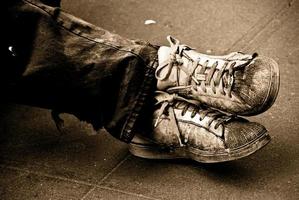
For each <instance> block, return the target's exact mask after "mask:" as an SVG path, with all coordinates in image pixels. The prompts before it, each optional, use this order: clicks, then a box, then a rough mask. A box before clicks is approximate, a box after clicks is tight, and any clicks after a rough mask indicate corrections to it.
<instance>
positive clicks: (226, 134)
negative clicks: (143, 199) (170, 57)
mask: <svg viewBox="0 0 299 200" xmlns="http://www.w3.org/2000/svg"><path fill="white" fill-rule="evenodd" d="M156 99H157V102H158V103H157V105H156V106H157V109H156V110H155V111H154V114H153V121H152V130H151V129H146V128H143V132H140V133H138V134H136V135H135V137H134V138H133V140H132V142H131V143H130V146H129V149H130V152H131V153H132V154H133V155H135V156H138V157H143V158H150V159H176V158H187V159H192V160H196V161H198V162H204V163H214V162H224V161H230V160H235V159H239V158H242V157H245V156H248V155H250V154H252V153H254V152H255V151H257V150H259V149H260V148H262V147H263V146H265V145H266V144H267V143H268V142H269V141H270V136H269V135H268V134H267V130H266V129H265V128H264V127H263V126H262V125H260V124H258V123H255V122H249V121H247V120H245V119H243V118H237V117H233V116H229V115H226V114H224V113H221V112H218V111H216V110H212V109H209V108H201V106H200V105H196V102H195V101H192V100H186V99H183V98H182V97H179V96H177V95H176V94H172V95H170V94H167V93H163V92H161V93H160V94H158V95H157V96H156ZM145 130H146V131H145Z"/></svg>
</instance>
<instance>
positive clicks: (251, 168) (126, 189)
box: [0, 0, 299, 200]
mask: <svg viewBox="0 0 299 200" xmlns="http://www.w3.org/2000/svg"><path fill="white" fill-rule="evenodd" d="M62 8H63V9H64V10H66V11H68V12H70V13H72V14H73V15H76V16H78V17H81V18H83V19H85V20H87V21H89V22H91V23H94V24H96V25H98V26H101V27H103V28H106V29H108V30H110V31H112V32H115V33H118V34H120V35H122V36H125V37H129V38H140V39H144V40H148V41H150V42H152V43H156V44H165V45H166V44H167V42H166V36H167V35H169V34H171V35H173V36H175V37H177V38H178V39H179V40H181V41H182V42H183V43H185V44H189V45H190V46H192V47H195V48H196V49H197V50H198V51H201V52H209V53H212V54H224V53H228V52H230V51H240V50H241V51H245V52H250V53H252V52H255V51H256V52H259V53H260V54H262V55H266V56H270V57H272V58H274V59H275V60H276V61H277V62H278V64H279V65H280V69H281V88H280V93H279V96H278V99H277V101H276V103H275V105H274V106H273V107H272V108H271V109H270V110H268V111H267V112H266V113H264V114H261V115H259V116H257V117H252V118H250V120H254V121H258V122H260V123H262V124H263V125H265V126H266V127H267V129H268V130H269V133H270V135H271V136H272V142H271V143H270V144H269V145H268V146H266V147H265V148H264V149H262V150H261V151H259V152H257V153H256V154H254V155H252V156H250V157H248V158H245V159H241V160H238V161H233V162H229V163H224V164H199V163H195V162H191V161H157V160H145V159H140V158H136V157H134V156H132V155H130V154H129V152H128V147H127V145H126V144H124V143H121V142H119V141H117V140H116V139H114V138H112V137H111V136H110V135H109V134H108V133H105V132H103V133H101V134H99V135H92V136H90V135H88V134H89V133H90V132H91V129H90V128H89V127H88V126H86V124H83V123H79V121H78V120H77V119H75V118H74V117H72V116H70V115H64V116H63V117H64V119H65V120H66V128H65V132H66V134H65V135H63V136H59V133H58V131H57V130H56V127H55V125H54V122H53V121H52V120H51V116H50V111H49V110H44V109H37V108H32V107H27V106H16V105H1V106H0V133H1V134H0V199H2V200H6V199H20V200H23V199H86V200H87V199H122V200H125V199H130V200H131V199H132V200H135V199H142V200H143V199H195V200H197V199H242V200H247V199H263V200H264V199H269V200H275V199H283V200H284V199H287V200H291V199H298V197H299V133H298V130H299V81H298V77H299V64H298V63H299V42H298V41H299V1H298V0H297V1H295V0H294V1H290V0H263V1H262V0H261V1H257V0H242V1H240V0H218V1H217V0H214V1H203V0H185V1H179V0H176V1H174V0H151V1H148V0H147V1H146V0H121V1H120V0H106V1H96V0H88V1H87V0H64V1H62ZM148 19H152V20H155V21H156V22H157V23H156V24H152V25H144V21H145V20H148Z"/></svg>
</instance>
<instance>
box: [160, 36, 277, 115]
mask: <svg viewBox="0 0 299 200" xmlns="http://www.w3.org/2000/svg"><path fill="white" fill-rule="evenodd" d="M167 39H168V41H169V43H170V47H160V49H159V52H158V57H159V66H158V68H157V70H156V78H157V80H158V82H157V88H158V90H163V91H167V92H168V93H176V94H179V95H180V96H184V97H186V98H188V99H195V100H197V101H199V102H201V103H204V104H206V105H208V106H210V107H213V108H216V109H218V110H221V111H224V112H227V113H232V114H236V115H243V116H248V115H256V114H259V113H261V112H264V111H265V110H267V109H268V108H269V107H270V106H271V105H272V104H273V103H274V101H275V99H276V97H277V94H278V90H279V69H278V65H277V63H276V62H275V61H274V60H272V59H271V58H267V57H261V56H258V55H257V54H253V55H246V54H242V53H240V52H234V53H230V54H228V55H225V56H210V55H205V54H201V53H198V52H196V51H194V50H193V49H192V48H190V47H188V46H186V45H180V44H179V41H178V40H176V39H175V38H172V37H171V36H168V38H167Z"/></svg>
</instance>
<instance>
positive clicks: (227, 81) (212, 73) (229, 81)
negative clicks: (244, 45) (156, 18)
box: [156, 39, 257, 97]
mask: <svg viewBox="0 0 299 200" xmlns="http://www.w3.org/2000/svg"><path fill="white" fill-rule="evenodd" d="M168 40H169V41H170V43H171V54H170V58H169V61H168V62H166V63H163V64H162V65H160V66H158V68H157V70H156V78H157V80H165V79H167V78H168V77H169V76H170V74H171V72H172V69H173V67H177V68H178V69H179V70H182V71H183V72H184V73H186V74H187V76H188V77H189V80H188V84H187V86H180V85H179V70H177V71H178V73H177V75H176V76H177V78H176V85H177V86H176V87H172V88H169V89H168V91H169V92H171V90H179V89H185V88H188V87H193V89H195V90H196V91H197V87H196V86H191V80H193V81H194V82H195V83H196V85H199V87H200V88H201V90H202V91H203V92H205V93H206V92H207V89H206V86H210V87H211V89H212V91H213V93H214V94H216V86H217V87H218V91H219V92H220V93H221V94H222V95H228V96H229V97H232V96H231V91H232V86H233V84H234V71H235V69H238V68H241V67H243V66H246V65H247V64H248V63H250V62H251V61H252V60H253V59H254V58H255V57H256V56H257V54H256V53H255V54H253V55H252V56H251V55H244V54H242V56H240V58H239V59H240V60H242V61H245V63H243V64H242V65H239V66H237V67H235V66H236V61H233V59H231V60H230V59H229V58H228V59H226V60H225V62H224V63H223V64H222V66H219V67H218V69H217V66H218V65H219V63H218V61H215V62H214V63H213V64H212V67H208V64H209V60H206V61H205V62H204V63H203V64H200V63H199V61H200V58H198V60H193V59H192V58H191V57H189V56H188V55H187V54H186V53H185V51H186V50H192V48H190V47H188V46H186V45H179V42H178V41H176V43H173V41H172V40H171V39H168ZM236 54H241V53H237V52H235V53H232V54H230V55H231V57H234V56H236ZM182 57H185V58H187V59H188V64H187V67H185V66H183V61H182ZM198 67H199V72H197V74H196V77H195V76H194V73H195V71H196V69H197V68H198ZM164 68H167V73H166V74H165V75H164V76H161V75H160V72H161V71H162V70H163V69H164ZM224 88H226V91H225V90H224Z"/></svg>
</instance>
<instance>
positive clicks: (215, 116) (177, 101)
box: [154, 91, 234, 146]
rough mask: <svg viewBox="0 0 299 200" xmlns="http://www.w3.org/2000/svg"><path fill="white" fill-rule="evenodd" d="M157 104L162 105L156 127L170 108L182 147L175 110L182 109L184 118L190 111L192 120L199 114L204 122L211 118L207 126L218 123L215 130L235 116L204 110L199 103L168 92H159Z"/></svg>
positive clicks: (172, 121)
mask: <svg viewBox="0 0 299 200" xmlns="http://www.w3.org/2000/svg"><path fill="white" fill-rule="evenodd" d="M156 93H157V96H156V99H157V103H156V105H159V104H162V105H161V107H160V109H159V111H158V117H157V119H156V121H155V124H154V127H157V125H158V123H159V121H160V119H161V117H162V115H163V114H164V113H165V111H166V109H167V108H168V111H169V117H170V122H171V123H172V125H173V127H174V128H175V132H176V136H177V138H178V141H179V143H180V145H181V146H182V145H183V143H182V142H181V133H180V130H179V128H178V124H177V123H178V122H177V119H176V116H175V111H174V109H175V108H179V109H181V110H182V111H181V115H182V116H184V115H185V114H186V112H187V111H188V110H189V111H191V118H194V117H195V116H196V115H197V114H198V115H199V120H200V121H202V120H204V118H205V117H209V118H210V120H209V121H208V124H207V126H208V127H210V126H211V124H212V123H213V122H214V121H216V123H215V127H214V128H215V129H217V128H218V127H219V126H220V125H221V124H223V123H225V122H228V121H230V120H231V119H232V118H233V117H234V116H233V115H226V114H223V113H221V112H218V111H215V110H212V109H208V108H205V109H202V108H201V107H200V105H199V103H198V101H194V100H190V99H185V98H183V97H180V96H178V95H177V94H168V93H166V92H162V91H157V92H156ZM185 142H187V141H185Z"/></svg>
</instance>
